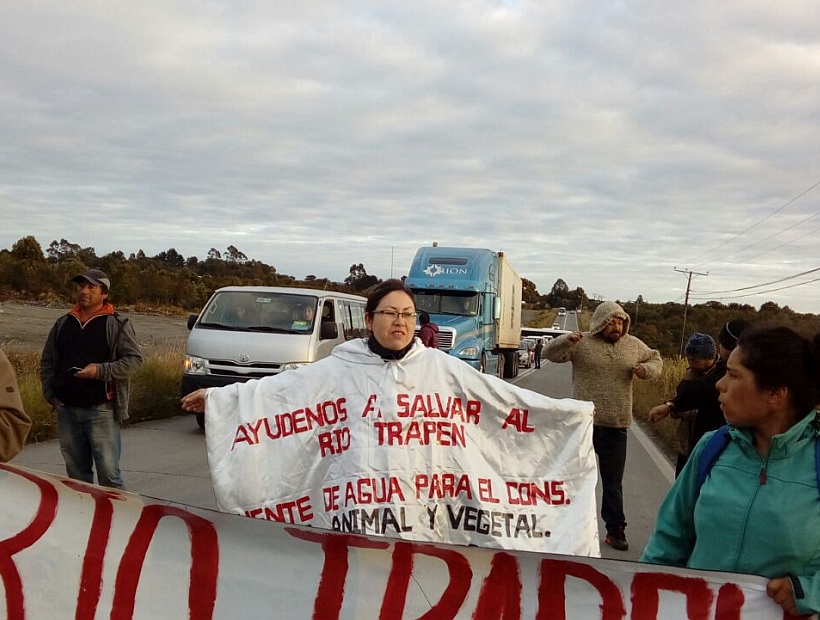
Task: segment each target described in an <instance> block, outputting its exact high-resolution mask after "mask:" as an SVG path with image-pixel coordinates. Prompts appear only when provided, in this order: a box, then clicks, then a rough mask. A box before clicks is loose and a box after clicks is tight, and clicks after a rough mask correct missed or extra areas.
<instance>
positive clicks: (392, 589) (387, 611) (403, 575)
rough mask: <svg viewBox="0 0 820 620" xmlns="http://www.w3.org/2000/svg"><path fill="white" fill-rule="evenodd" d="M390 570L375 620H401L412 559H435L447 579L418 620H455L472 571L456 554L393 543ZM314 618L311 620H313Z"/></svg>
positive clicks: (465, 561) (462, 557)
mask: <svg viewBox="0 0 820 620" xmlns="http://www.w3.org/2000/svg"><path fill="white" fill-rule="evenodd" d="M394 544H395V546H394V549H393V567H392V569H391V571H390V576H389V577H388V578H387V588H386V589H385V593H384V599H383V600H382V608H381V611H380V612H379V620H401V618H402V616H403V615H404V607H405V604H406V602H407V591H408V588H409V586H410V575H411V574H412V573H413V555H415V554H419V555H426V556H430V557H434V558H439V559H440V560H442V561H443V562H444V563H445V564H446V565H447V571H448V573H449V575H450V579H449V581H448V583H447V587H446V588H445V589H444V592H442V594H441V598H440V599H439V600H438V602H436V603H435V604H434V605H432V606H431V607H430V609H429V610H428V611H427V612H426V613H424V614H423V615H422V616H420V617H419V619H418V620H433V619H437V620H446V619H450V618H455V617H456V614H457V613H458V610H459V609H461V606H462V604H463V603H464V600H465V599H466V598H467V594H468V593H469V591H470V581H471V580H472V578H473V571H472V570H471V569H470V563H469V562H468V561H467V558H465V557H464V556H463V555H461V554H460V553H457V552H456V551H453V550H450V549H442V548H439V547H433V546H432V545H418V544H411V543H405V542H396V543H394ZM316 617H317V616H314V618H316Z"/></svg>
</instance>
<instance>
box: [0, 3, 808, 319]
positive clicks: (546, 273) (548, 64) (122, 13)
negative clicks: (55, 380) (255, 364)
mask: <svg viewBox="0 0 820 620" xmlns="http://www.w3.org/2000/svg"><path fill="white" fill-rule="evenodd" d="M0 37H2V41H3V44H2V46H0V67H1V68H0V130H2V139H0V209H2V214H3V216H2V219H3V226H2V230H0V247H4V248H10V247H11V245H12V244H13V243H14V241H16V240H17V239H19V238H20V237H23V236H26V235H34V236H35V237H36V238H37V239H38V241H40V243H41V244H42V245H43V247H44V248H45V247H47V245H48V244H49V243H50V242H51V240H52V239H58V240H59V239H61V238H66V239H68V240H69V241H71V242H73V243H79V244H80V245H83V246H93V247H94V248H95V249H96V250H97V253H98V255H102V254H105V253H107V252H110V251H113V250H122V251H123V252H125V253H126V255H127V254H129V253H131V252H136V251H137V250H139V249H143V250H144V251H145V252H146V254H148V255H153V254H156V253H158V252H160V251H162V250H167V249H169V248H175V249H176V250H177V251H178V252H179V253H181V254H183V255H185V256H191V255H195V256H198V257H200V258H204V257H205V256H206V254H207V252H208V250H209V249H210V248H212V247H215V248H217V249H219V250H223V251H224V249H225V248H226V247H227V246H228V245H231V244H232V245H235V246H236V247H238V248H239V249H240V250H241V251H243V252H244V253H245V254H246V255H248V256H249V257H250V258H254V259H258V260H261V261H264V262H266V263H269V264H271V265H274V266H275V267H276V268H277V270H278V271H279V272H281V273H287V274H290V275H294V276H296V277H298V278H302V277H304V276H305V275H308V274H313V275H316V276H318V277H329V278H331V279H334V280H342V279H344V278H345V277H346V276H347V275H348V270H349V267H350V265H351V264H352V263H359V262H361V263H364V265H365V268H366V269H367V271H368V273H371V274H375V275H377V276H379V277H382V278H385V277H389V276H390V275H391V273H392V275H394V276H400V275H403V274H405V273H406V272H407V269H408V267H409V265H410V261H411V260H412V257H413V254H414V253H415V250H416V248H418V247H419V246H420V245H428V244H430V243H432V242H433V241H438V242H439V244H440V245H457V246H480V247H488V248H491V249H495V250H503V251H504V252H505V253H506V254H507V256H508V257H509V258H510V261H511V262H512V264H513V265H514V266H515V267H516V269H517V270H518V272H519V273H520V275H522V276H523V277H526V278H529V279H530V280H532V281H534V282H535V283H536V285H537V286H538V289H539V291H541V292H542V293H545V292H549V290H550V288H551V287H552V285H553V283H554V282H555V280H556V279H557V278H559V277H560V278H563V279H564V280H565V281H566V282H567V284H569V286H570V287H572V288H575V287H577V286H581V287H583V288H584V290H585V291H586V292H587V294H589V295H593V294H596V295H600V296H602V297H603V298H607V299H614V298H619V299H622V300H628V299H635V298H636V297H637V296H638V295H643V297H644V299H645V300H647V301H651V302H665V301H682V300H683V293H684V290H685V286H686V278H685V276H684V275H682V274H680V273H676V272H675V271H674V268H675V267H677V268H678V269H692V270H695V271H698V272H704V273H705V272H708V273H709V275H708V276H701V277H698V278H695V279H694V280H693V285H692V288H693V290H694V291H700V292H699V293H693V294H692V300H693V301H695V302H700V301H704V300H705V299H720V300H722V301H724V302H725V303H729V302H732V301H737V302H742V303H751V304H754V305H756V306H759V305H760V303H762V302H764V301H767V300H772V301H775V302H777V303H779V304H781V305H789V306H790V307H792V308H793V309H795V310H799V311H803V312H815V313H817V312H820V280H818V281H817V282H812V283H808V284H803V285H801V286H792V285H794V284H800V283H803V282H807V281H809V280H814V279H817V278H820V271H818V272H815V273H809V274H807V275H804V276H801V277H798V278H792V279H790V280H784V281H783V282H779V283H776V284H771V285H769V286H766V287H763V288H762V289H760V288H757V289H750V290H748V291H743V292H734V293H728V294H727V293H720V294H716V293H715V294H706V293H707V292H710V291H728V290H735V289H740V288H744V287H750V286H753V285H758V284H764V283H768V282H776V281H778V280H781V279H783V278H787V277H789V276H792V275H794V274H798V273H802V272H808V271H810V270H812V269H816V268H818V267H820V244H818V242H817V240H816V239H817V238H818V234H819V233H820V186H817V187H815V184H817V183H818V181H820V165H819V164H820V88H818V84H820V3H817V2H816V0H806V1H796V0H795V1H792V0H785V1H781V2H777V3H774V2H770V1H769V0H765V1H764V0H743V1H740V0H725V1H723V2H710V1H703V0H695V1H693V2H688V3H667V2H654V1H652V2H650V1H633V2H606V1H601V0H577V1H569V2H566V1H562V2H556V1H549V0H547V1H538V2H515V1H508V2H488V1H471V2H466V1H463V2H425V1H415V2H384V1H375V2H355V3H335V2H327V3H325V2H259V3H252V2H241V3H239V2H215V1H214V2H173V1H170V0H163V1H162V2H152V1H147V2H146V1H142V2H130V3H129V2H116V3H115V2H108V1H106V2H102V1H100V2H90V1H88V2H83V1H80V0H72V2H56V3H55V2H33V1H21V2H14V1H10V0H5V1H4V2H3V3H2V4H0ZM806 190H809V191H808V192H807V191H806ZM795 198H796V199H795ZM764 218H768V219H764ZM757 222H761V223H760V224H758V225H757V226H754V227H752V226H753V225H754V224H756V223H757ZM750 227H752V228H750ZM785 286H791V288H787V289H784V290H780V291H772V289H775V288H781V287H785ZM761 290H764V291H771V292H768V293H766V294H758V295H753V296H748V297H740V296H741V295H746V294H748V293H756V292H759V291H761Z"/></svg>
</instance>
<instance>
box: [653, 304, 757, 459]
mask: <svg viewBox="0 0 820 620" xmlns="http://www.w3.org/2000/svg"><path fill="white" fill-rule="evenodd" d="M748 326H749V322H748V321H745V320H743V319H734V320H732V321H728V322H727V323H726V324H725V325H724V326H723V328H722V329H721V330H720V334H719V335H718V353H719V358H718V360H717V362H716V363H715V364H714V365H712V366H711V367H710V368H708V369H707V370H705V371H703V372H701V373H700V374H694V373H690V376H687V377H686V378H684V380H683V381H681V382H680V383H679V384H678V387H677V389H676V391H675V397H674V398H672V399H670V400H667V401H666V402H665V403H663V404H662V405H657V406H655V407H653V408H652V409H651V410H650V411H649V419H650V421H652V422H657V421H658V420H662V419H663V418H665V417H666V416H668V415H672V416H673V417H675V416H676V415H677V413H678V412H686V411H693V410H694V411H696V412H697V413H696V414H695V415H694V419H693V420H692V421H691V430H690V432H689V436H688V441H686V444H687V449H686V451H685V454H680V455H679V456H678V463H677V466H676V473H675V475H677V474H678V473H680V471H681V469H683V466H684V465H685V464H686V460H687V459H688V458H689V451H690V450H691V449H692V448H694V447H695V444H696V443H697V442H698V440H699V439H700V438H701V437H703V434H704V433H706V432H707V431H712V430H715V429H717V428H720V427H721V426H723V425H724V424H726V420H725V418H724V417H723V411H721V409H720V403H719V402H718V390H717V387H716V384H717V382H718V381H720V379H721V378H723V375H725V374H726V360H727V359H728V358H729V354H730V353H731V352H732V351H733V350H734V348H735V347H736V346H737V340H738V338H740V335H741V334H742V333H743V331H744V330H745V329H746V328H747V327H748ZM710 340H711V338H710Z"/></svg>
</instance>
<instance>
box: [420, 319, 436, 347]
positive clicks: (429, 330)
mask: <svg viewBox="0 0 820 620" xmlns="http://www.w3.org/2000/svg"><path fill="white" fill-rule="evenodd" d="M419 324H420V325H421V329H420V330H419V338H421V343H422V344H423V345H424V346H425V347H431V348H433V349H438V325H436V324H435V323H433V322H432V321H431V320H430V315H429V314H427V313H426V312H425V311H424V310H422V311H421V312H419Z"/></svg>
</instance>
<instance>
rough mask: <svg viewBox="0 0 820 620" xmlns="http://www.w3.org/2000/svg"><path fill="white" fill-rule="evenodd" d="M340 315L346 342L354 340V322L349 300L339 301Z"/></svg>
mask: <svg viewBox="0 0 820 620" xmlns="http://www.w3.org/2000/svg"><path fill="white" fill-rule="evenodd" d="M339 315H340V318H341V320H342V329H343V330H344V337H345V340H350V339H351V338H353V337H354V336H353V321H352V320H351V318H350V303H349V302H348V301H347V300H344V301H339Z"/></svg>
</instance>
